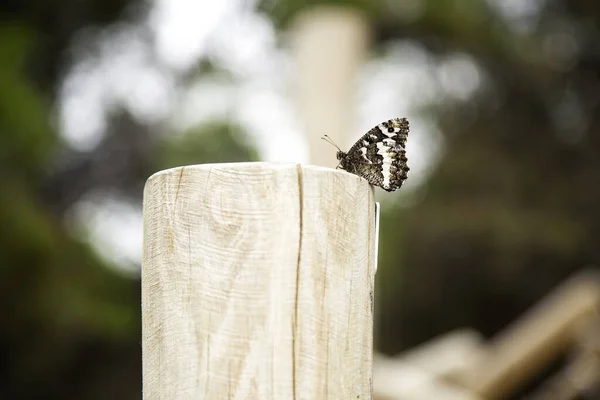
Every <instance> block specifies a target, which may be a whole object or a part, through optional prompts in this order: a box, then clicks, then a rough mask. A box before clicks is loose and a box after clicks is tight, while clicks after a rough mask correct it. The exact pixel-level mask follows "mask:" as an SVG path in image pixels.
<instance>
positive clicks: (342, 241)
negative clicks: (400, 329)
mask: <svg viewBox="0 0 600 400" xmlns="http://www.w3.org/2000/svg"><path fill="white" fill-rule="evenodd" d="M374 228H375V202H374V198H373V190H372V188H371V187H370V185H369V184H368V183H367V182H366V181H365V180H364V179H361V178H359V177H357V176H355V175H352V174H349V173H347V172H345V171H341V170H333V169H329V168H323V167H316V166H307V165H299V164H293V163H231V164H205V165H193V166H185V167H178V168H173V169H169V170H165V171H160V172H158V173H156V174H154V175H152V176H151V177H150V178H149V179H148V182H147V183H146V187H145V190H144V254H143V263H142V336H143V340H142V343H143V377H144V379H143V382H144V383H143V390H144V399H147V400H148V399H161V400H164V399H187V398H190V399H192V398H193V399H228V398H235V399H317V400H318V399H340V400H342V399H343V400H348V399H352V400H354V399H361V400H365V399H370V398H371V386H372V382H371V377H372V371H371V369H372V350H373V347H372V346H373V336H372V328H373V309H372V307H373V286H374V260H375V248H374V247H375V246H374V241H375V240H374V239H375V229H374Z"/></svg>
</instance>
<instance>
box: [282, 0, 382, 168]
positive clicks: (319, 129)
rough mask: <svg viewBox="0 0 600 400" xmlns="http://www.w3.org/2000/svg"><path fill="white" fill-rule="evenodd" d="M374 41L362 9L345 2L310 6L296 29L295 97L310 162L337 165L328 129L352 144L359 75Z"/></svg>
mask: <svg viewBox="0 0 600 400" xmlns="http://www.w3.org/2000/svg"><path fill="white" fill-rule="evenodd" d="M369 41H370V26H369V25H368V23H367V21H366V19H365V18H364V16H363V15H362V14H361V13H360V12H359V11H357V10H354V9H350V8H346V7H341V6H318V7H314V8H308V9H307V11H304V12H301V13H300V14H298V16H297V17H296V19H295V21H294V23H293V26H292V31H291V45H292V54H293V58H294V66H295V68H296V70H295V74H293V79H295V80H294V81H293V82H292V98H293V99H294V100H295V102H296V106H297V112H298V116H299V120H300V125H301V127H302V128H303V129H304V132H305V133H306V136H307V141H308V146H309V150H310V163H311V164H315V165H323V166H327V167H335V166H336V165H337V160H336V158H335V151H336V150H335V148H333V147H332V146H331V145H329V144H327V143H325V142H324V141H322V140H320V138H321V136H322V135H325V134H327V135H329V136H330V137H331V138H332V139H333V140H334V141H335V142H336V143H337V144H338V146H340V147H341V148H342V149H343V150H347V146H348V145H349V144H350V139H351V137H350V136H351V135H352V134H355V133H356V132H355V131H354V129H353V128H354V127H355V126H356V124H355V118H356V75H357V73H358V71H359V70H360V67H361V66H362V64H363V62H364V60H365V57H366V53H367V50H368V45H369Z"/></svg>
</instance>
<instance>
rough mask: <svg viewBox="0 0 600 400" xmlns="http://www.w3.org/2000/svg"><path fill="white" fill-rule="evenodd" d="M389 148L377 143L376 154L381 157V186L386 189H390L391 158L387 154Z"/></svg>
mask: <svg viewBox="0 0 600 400" xmlns="http://www.w3.org/2000/svg"><path fill="white" fill-rule="evenodd" d="M388 150H389V147H388V146H386V145H385V144H384V143H377V154H379V155H380V156H382V157H383V165H382V169H381V173H382V174H383V182H382V186H383V187H384V188H386V189H389V187H390V167H391V166H392V161H393V160H392V157H390V155H389V153H388Z"/></svg>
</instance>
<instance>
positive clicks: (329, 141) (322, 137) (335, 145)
mask: <svg viewBox="0 0 600 400" xmlns="http://www.w3.org/2000/svg"><path fill="white" fill-rule="evenodd" d="M321 139H323V140H324V141H326V142H327V143H329V144H331V145H333V146H334V147H335V148H336V149H338V150H339V151H342V149H340V148H339V146H338V145H337V144H335V142H334V141H333V140H331V138H330V137H329V136H327V135H323V136H321Z"/></svg>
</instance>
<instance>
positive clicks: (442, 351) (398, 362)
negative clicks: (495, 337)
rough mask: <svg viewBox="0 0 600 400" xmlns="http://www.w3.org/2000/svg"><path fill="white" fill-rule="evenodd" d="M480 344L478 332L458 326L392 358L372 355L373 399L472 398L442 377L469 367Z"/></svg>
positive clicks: (472, 399)
mask: <svg viewBox="0 0 600 400" xmlns="http://www.w3.org/2000/svg"><path fill="white" fill-rule="evenodd" d="M483 347H484V343H483V338H482V337H481V335H479V334H478V333H477V332H475V331H473V330H470V329H461V330H457V331H453V332H450V333H447V334H445V335H442V336H439V337H437V338H434V339H432V340H430V341H428V342H426V343H423V344H422V345H420V346H417V347H415V348H413V349H411V350H408V351H406V352H404V353H401V354H399V355H398V356H395V357H385V356H383V355H380V354H375V356H374V359H373V393H374V399H375V400H420V399H423V400H425V399H439V400H449V399H453V400H475V399H476V398H477V397H476V396H475V395H473V394H472V393H470V392H469V391H467V390H465V389H464V388H462V387H460V386H457V385H456V384H453V383H451V382H448V381H446V380H445V379H444V378H445V377H446V376H451V375H453V374H456V373H459V372H461V371H464V370H465V369H468V368H470V367H471V366H472V363H473V361H474V360H475V359H477V358H478V356H479V355H480V352H481V350H482V348H483Z"/></svg>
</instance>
